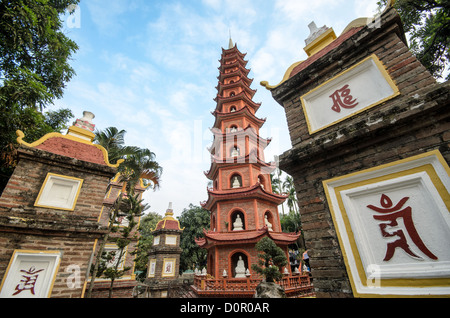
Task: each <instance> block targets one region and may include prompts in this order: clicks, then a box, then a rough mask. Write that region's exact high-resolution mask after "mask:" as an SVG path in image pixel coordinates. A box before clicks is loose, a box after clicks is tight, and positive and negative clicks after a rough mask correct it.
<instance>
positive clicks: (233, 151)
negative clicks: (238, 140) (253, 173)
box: [230, 145, 241, 157]
mask: <svg viewBox="0 0 450 318" xmlns="http://www.w3.org/2000/svg"><path fill="white" fill-rule="evenodd" d="M240 155H241V148H239V146H238V145H234V146H232V147H231V149H230V157H239V156H240Z"/></svg>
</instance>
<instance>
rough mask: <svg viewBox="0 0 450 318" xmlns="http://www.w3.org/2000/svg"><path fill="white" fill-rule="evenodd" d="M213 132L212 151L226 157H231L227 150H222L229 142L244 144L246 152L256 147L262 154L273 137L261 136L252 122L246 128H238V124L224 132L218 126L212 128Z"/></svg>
mask: <svg viewBox="0 0 450 318" xmlns="http://www.w3.org/2000/svg"><path fill="white" fill-rule="evenodd" d="M211 132H212V133H213V134H214V142H213V144H212V146H211V147H210V148H209V149H210V152H211V153H212V154H214V155H216V156H220V154H221V157H223V158H224V159H225V158H227V157H229V155H228V154H227V153H226V151H221V150H222V148H223V147H222V145H224V144H226V143H227V142H228V143H232V142H233V141H234V144H235V145H239V146H243V148H244V149H245V150H246V151H245V153H246V154H248V153H250V152H251V151H252V150H255V149H256V153H257V154H259V153H260V154H261V156H262V155H263V153H262V151H264V149H265V148H266V147H267V146H268V145H269V144H270V142H271V141H272V139H271V138H267V139H266V138H262V137H260V136H259V135H258V132H257V130H256V129H255V128H254V127H252V126H251V125H250V124H249V125H248V126H247V127H246V128H244V129H242V128H238V127H237V126H232V127H230V128H227V129H226V132H223V131H222V130H220V129H218V128H213V129H211Z"/></svg>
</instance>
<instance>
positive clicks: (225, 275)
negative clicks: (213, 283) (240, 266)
mask: <svg viewBox="0 0 450 318" xmlns="http://www.w3.org/2000/svg"><path fill="white" fill-rule="evenodd" d="M222 276H223V277H227V276H228V273H227V271H226V270H225V269H224V270H223V274H222Z"/></svg>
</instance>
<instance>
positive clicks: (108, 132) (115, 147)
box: [87, 127, 162, 298]
mask: <svg viewBox="0 0 450 318" xmlns="http://www.w3.org/2000/svg"><path fill="white" fill-rule="evenodd" d="M125 133H126V131H125V130H120V131H119V130H118V129H117V128H116V127H108V128H106V129H105V131H96V132H95V135H96V136H95V139H94V142H96V143H97V144H100V145H101V146H103V147H104V148H105V149H106V150H107V151H108V159H109V161H110V162H117V160H119V159H124V161H123V162H122V163H121V164H120V165H119V168H118V172H119V173H120V179H119V181H121V182H123V185H122V191H121V192H120V194H119V196H118V197H117V199H116V202H115V203H114V206H113V208H112V209H111V210H110V223H109V226H108V233H106V234H105V236H104V237H103V240H102V242H101V244H100V247H99V251H98V252H97V258H96V261H95V266H94V269H93V273H92V279H91V283H90V286H89V290H88V293H87V297H88V298H89V297H91V294H92V288H93V285H94V280H95V277H96V276H97V272H98V267H99V264H100V259H101V256H102V254H103V250H104V248H105V245H106V243H107V241H108V239H109V233H110V232H111V231H112V229H113V227H114V223H115V220H116V218H117V216H118V214H119V211H120V210H121V209H122V205H123V204H122V202H123V199H124V198H123V196H124V193H126V194H127V200H129V199H131V198H134V190H135V188H136V186H137V185H138V184H139V182H141V180H142V182H143V183H144V186H146V185H149V183H151V184H152V185H153V189H154V190H156V189H157V188H159V183H160V176H161V173H162V167H161V166H160V165H159V164H158V163H157V162H156V161H155V154H154V153H153V152H151V151H150V150H148V149H141V148H139V147H133V146H125V145H124V143H125V142H124V135H125ZM136 199H137V196H136ZM112 283H113V281H112Z"/></svg>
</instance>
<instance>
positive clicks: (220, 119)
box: [212, 105, 266, 132]
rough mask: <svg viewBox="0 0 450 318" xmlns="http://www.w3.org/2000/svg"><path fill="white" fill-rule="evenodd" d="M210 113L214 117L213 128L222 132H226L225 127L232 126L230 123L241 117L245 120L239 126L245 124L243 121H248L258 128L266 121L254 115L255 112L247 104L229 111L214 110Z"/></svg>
mask: <svg viewBox="0 0 450 318" xmlns="http://www.w3.org/2000/svg"><path fill="white" fill-rule="evenodd" d="M212 114H213V115H214V117H215V118H216V120H215V122H214V125H213V128H218V129H220V130H222V131H223V132H226V130H225V129H226V128H227V127H228V128H230V127H232V123H234V122H235V121H236V120H239V119H241V118H245V120H246V121H243V122H242V125H241V127H244V126H246V125H245V123H249V125H251V124H253V126H254V127H257V128H258V129H259V128H261V127H262V125H263V124H264V123H265V122H266V119H265V118H258V117H256V116H255V114H254V113H253V112H252V111H251V110H250V107H248V106H247V105H245V106H244V107H242V108H241V109H239V110H236V111H234V112H231V113H230V112H220V111H218V110H215V111H214V112H212ZM222 124H223V126H222Z"/></svg>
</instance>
